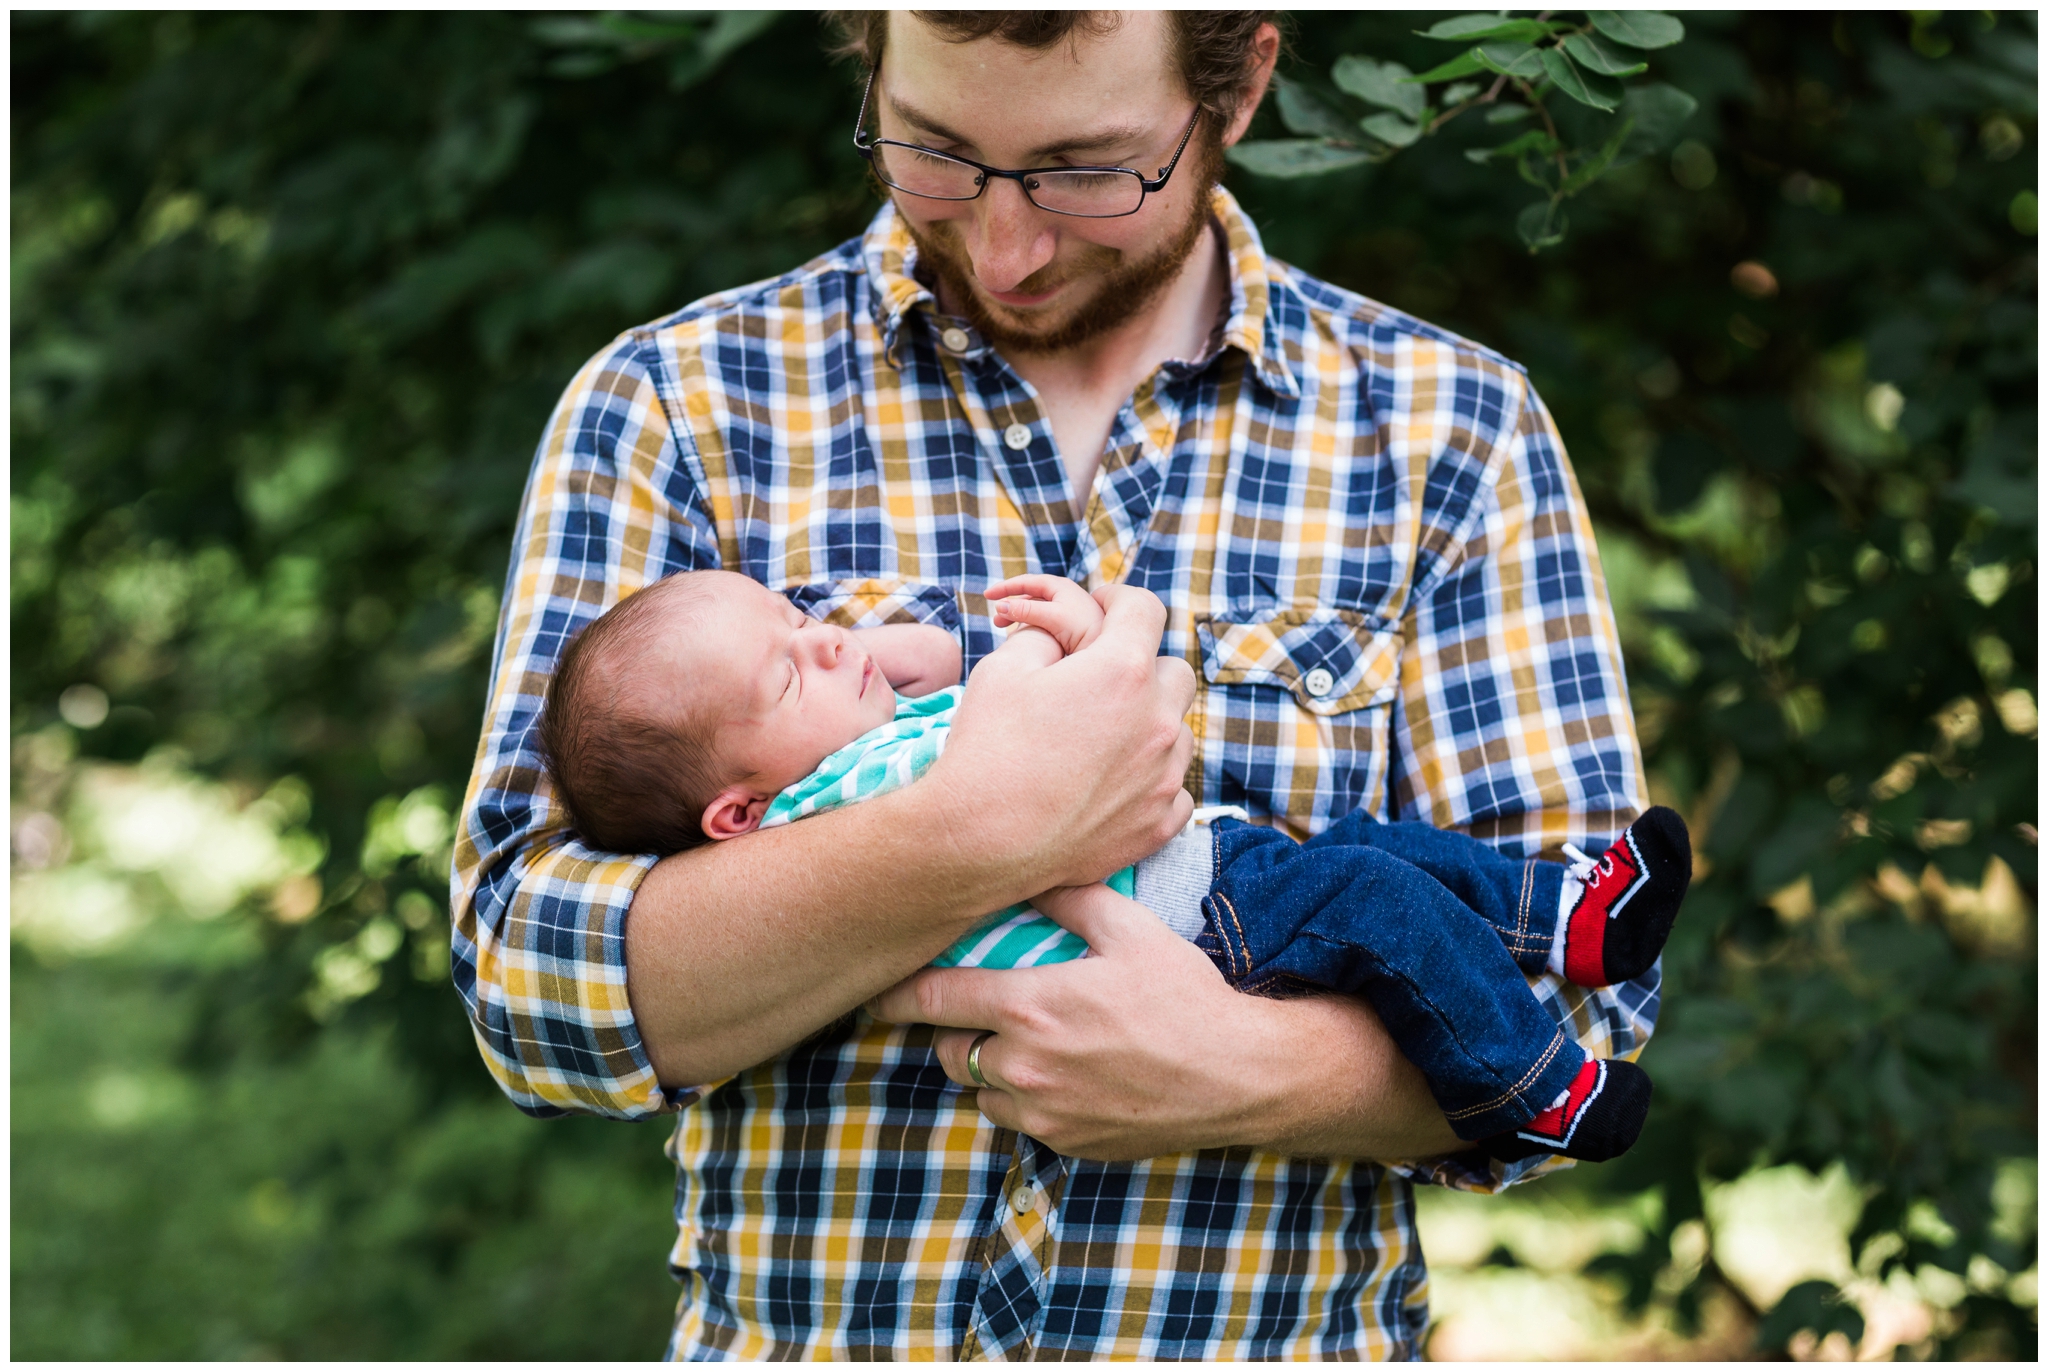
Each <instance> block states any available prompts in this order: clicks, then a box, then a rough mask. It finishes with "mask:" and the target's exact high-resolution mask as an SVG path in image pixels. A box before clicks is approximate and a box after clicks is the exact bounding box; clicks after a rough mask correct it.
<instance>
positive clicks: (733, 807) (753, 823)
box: [704, 786, 769, 839]
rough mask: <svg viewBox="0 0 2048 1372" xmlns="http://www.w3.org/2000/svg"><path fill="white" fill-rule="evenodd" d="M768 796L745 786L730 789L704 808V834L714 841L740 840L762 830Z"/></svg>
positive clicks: (719, 794)
mask: <svg viewBox="0 0 2048 1372" xmlns="http://www.w3.org/2000/svg"><path fill="white" fill-rule="evenodd" d="M768 800H769V798H768V797H767V796H764V795H762V794H761V793H760V792H758V791H750V790H748V789H747V788H746V787H744V786H728V787H726V788H725V789H724V790H723V791H720V792H719V793H718V796H717V798H716V799H714V800H713V801H712V802H711V803H710V804H709V805H707V806H705V807H704V832H705V834H706V835H708V836H709V837H711V838H714V839H728V838H738V837H739V836H740V835H741V834H751V833H753V832H754V830H756V829H758V828H760V827H761V816H763V815H765V814H767V813H768Z"/></svg>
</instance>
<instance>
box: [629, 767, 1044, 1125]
mask: <svg viewBox="0 0 2048 1372" xmlns="http://www.w3.org/2000/svg"><path fill="white" fill-rule="evenodd" d="M937 799H938V797H936V796H933V795H931V794H929V793H928V792H926V790H925V788H924V787H922V786H919V787H912V788H909V789H907V790H904V791H899V792H896V793H894V794H892V795H887V796H883V797H880V798H878V799H876V800H873V801H870V802H868V803H866V804H863V805H857V806H852V807H850V808H847V809H844V810H838V811H833V812H831V813H827V814H821V815H816V816H813V817H811V818H809V819H806V820H805V821H804V822H803V823H801V824H794V825H788V826H785V827H782V828H777V829H769V830H765V831H763V832H759V833H755V834H750V835H748V836H746V837H745V838H742V839H738V840H735V841H733V842H729V843H718V844H712V845H708V846H706V847H702V848H697V849H693V850H690V851H688V852H684V853H678V854H675V855H674V856H672V857H669V858H665V859H664V860H662V862H660V863H659V864H657V865H656V866H655V868H654V870H653V871H652V872H650V873H648V875H647V878H646V880H645V881H644V882H642V884H641V886H640V889H639V892H638V893H637V894H636V895H635V897H634V900H633V906H632V909H631V911H630V912H629V914H628V915H627V918H626V975H627V986H628V988H629V993H630V996H631V1000H632V1007H633V1017H634V1019H635V1021H636V1022H637V1023H638V1025H639V1029H640V1035H641V1038H642V1040H643V1041H644V1042H645V1044H646V1045H647V1050H648V1055H649V1057H650V1058H651V1059H652V1060H653V1063H654V1069H655V1075H656V1076H658V1077H659V1078H660V1079H661V1081H662V1082H663V1084H665V1085H669V1086H689V1085H699V1084H702V1083H705V1082H709V1081H715V1080H717V1079H719V1078H721V1077H725V1076H729V1075H731V1074H732V1073H734V1072H736V1071H739V1070H741V1069H743V1068H746V1067H750V1066H752V1065H753V1064H755V1063H757V1062H761V1061H764V1060H766V1059H768V1058H770V1057H773V1056H774V1055H775V1054H777V1053H779V1052H781V1051H783V1050H784V1049H786V1048H788V1047H789V1046H790V1045H792V1044H794V1043H797V1042H800V1041H801V1040H802V1039H803V1038H804V1037H805V1036H806V1035H808V1034H811V1033H813V1032H815V1031H816V1030H818V1029H819V1028H822V1027H823V1026H825V1025H827V1024H830V1023H831V1022H832V1021H833V1020H835V1019H837V1018H838V1017H839V1016H841V1015H843V1014H845V1013H846V1012H847V1011H848V1010H851V1009H853V1008H854V1007H855V1006H857V1005H859V1004H860V1003H861V1002H862V1001H863V1000H866V999H867V998H868V997H870V996H872V995H874V994H875V993H876V992H877V991H880V990H881V989H883V988H884V987H886V986H889V985H891V984H892V983H894V982H896V981H898V980H900V979H901V978H903V977H905V976H908V975H909V974H910V973H911V972H912V971H914V970H915V969H916V968H918V967H920V966H922V965H923V964H924V963H926V962H928V961H930V960H931V958H932V957H933V956H934V955H935V954H937V953H938V952H939V951H940V950H941V949H943V948H944V947H945V946H946V945H947V944H949V943H951V942H952V941H953V940H954V939H955V938H957V937H959V936H960V935H961V934H963V933H965V932H966V931H967V929H968V928H969V927H971V926H972V924H973V923H974V921H975V920H976V919H977V918H978V917H979V916H981V915H983V914H985V913H987V912H988V911H990V910H994V909H999V908H1001V907H1002V906H1004V905H1006V904H1009V903H1010V902H1011V901H1013V900H1017V899H1021V898H1022V897H1024V896H1025V895H1028V894H1029V892H1028V891H1027V890H1025V889H1023V887H1024V886H1026V885H1028V884H1029V879H1028V877H1024V876H1023V874H1022V873H1021V872H1020V871H1018V870H1015V869H1014V867H1013V868H1012V870H1009V871H1005V870H1003V866H1004V865H1003V864H1001V863H992V862H991V861H990V853H989V852H988V851H987V849H986V848H985V847H984V846H983V845H980V844H978V843H975V842H972V841H968V835H967V833H966V832H964V830H963V828H962V826H960V825H959V824H958V823H957V822H956V823H953V824H946V823H940V822H935V821H934V818H933V816H932V815H930V814H929V813H927V811H928V810H929V809H930V808H931V806H932V804H933V802H934V801H935V800H937ZM1020 878H1021V880H1020ZM1012 888H1015V889H1012Z"/></svg>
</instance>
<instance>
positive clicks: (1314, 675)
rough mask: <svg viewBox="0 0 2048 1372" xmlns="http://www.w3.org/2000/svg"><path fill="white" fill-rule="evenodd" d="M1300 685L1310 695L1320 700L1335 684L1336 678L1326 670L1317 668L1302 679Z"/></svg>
mask: <svg viewBox="0 0 2048 1372" xmlns="http://www.w3.org/2000/svg"><path fill="white" fill-rule="evenodd" d="M1301 684H1302V685H1303V686H1306V687H1307V688H1308V693H1309V694H1310V695H1312V696H1314V697H1315V698H1316V699H1317V700H1321V699H1322V698H1323V697H1324V696H1326V695H1328V694H1329V693H1330V689H1331V688H1332V687H1333V686H1335V685H1336V684H1337V678H1335V677H1333V676H1331V675H1330V673H1329V669H1328V668H1325V667H1318V668H1316V669H1315V670H1314V671H1312V672H1310V673H1309V674H1308V675H1307V676H1306V677H1304V678H1302V682H1301Z"/></svg>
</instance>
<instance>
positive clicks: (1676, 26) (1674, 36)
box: [1586, 10, 1685, 48]
mask: <svg viewBox="0 0 2048 1372" xmlns="http://www.w3.org/2000/svg"><path fill="white" fill-rule="evenodd" d="M1586 17H1587V18H1588V19H1590V20H1592V21H1593V27H1594V28H1596V29H1598V30H1600V32H1602V33H1604V34H1606V35H1607V36H1608V37H1609V38H1612V39H1613V40H1614V41H1615V42H1617V43H1626V44H1627V45H1628V46H1630V47H1632V48H1668V47H1670V46H1671V45H1672V44H1673V43H1676V42H1678V41H1679V40H1681V39H1683V38H1684V37H1685V25H1683V24H1681V23H1679V22H1678V21H1677V20H1676V19H1673V18H1672V17H1671V16H1670V15H1668V14H1659V13H1658V12H1657V11H1655V10H1589V11H1587V14H1586Z"/></svg>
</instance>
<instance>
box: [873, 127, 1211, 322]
mask: <svg viewBox="0 0 2048 1372" xmlns="http://www.w3.org/2000/svg"><path fill="white" fill-rule="evenodd" d="M1204 132H1205V133H1206V130H1205V131H1204ZM1189 151H1190V152H1193V153H1195V154H1196V155H1197V157H1198V159H1199V160H1198V161H1197V163H1196V165H1195V166H1193V167H1189V166H1186V165H1183V166H1182V167H1181V174H1182V175H1186V174H1188V173H1189V172H1193V173H1195V177H1196V180H1197V181H1198V182H1199V183H1200V184H1199V190H1198V193H1197V194H1196V195H1195V197H1194V201H1193V203H1192V204H1191V205H1190V206H1189V213H1188V217H1187V222H1185V223H1184V224H1182V225H1181V227H1180V231H1179V232H1178V233H1176V234H1175V235H1174V237H1173V241H1172V242H1170V243H1168V244H1167V245H1166V246H1165V247H1163V248H1161V249H1160V250H1159V251H1158V252H1155V253H1153V254H1152V255H1151V256H1150V257H1146V258H1141V259H1139V260H1138V261H1135V262H1131V261H1126V260H1125V258H1124V254H1123V252H1122V250H1121V249H1118V248H1106V247H1103V246H1102V245H1101V244H1099V243H1090V244H1087V245H1086V246H1085V248H1084V250H1083V251H1082V252H1081V254H1080V255H1079V256H1077V257H1074V258H1070V259H1068V260H1066V261H1064V262H1059V261H1055V262H1049V263H1047V264H1046V265H1045V266H1044V267H1041V268H1040V269H1039V270H1038V271H1036V272H1034V273H1032V274H1031V275H1030V276H1028V277H1026V278H1025V279H1024V280H1023V281H1021V282H1019V283H1018V284H1017V286H1016V290H1017V291H1018V292H1020V293H1024V294H1032V295H1036V294H1039V293H1040V292H1043V291H1047V290H1051V289H1052V288H1053V287H1054V286H1057V285H1060V284H1062V283H1064V282H1068V281H1089V280H1093V281H1094V282H1095V290H1094V293H1093V294H1091V295H1090V296H1088V297H1087V299H1086V300H1084V301H1083V302H1082V304H1081V307H1080V308H1079V309H1077V310H1075V311H1074V313H1072V314H1070V315H1068V316H1067V317H1066V319H1064V320H1062V321H1061V322H1060V323H1058V324H1055V325H1054V326H1052V327H1051V328H1050V329H1028V328H1018V327H1016V326H1014V325H1012V324H1009V323H1006V322H1004V320H1002V319H1001V318H999V317H997V315H996V314H995V312H994V311H993V310H992V309H991V308H990V307H989V305H988V304H987V302H985V301H984V300H983V299H982V298H981V296H980V295H979V294H978V293H977V292H976V289H975V285H974V270H973V267H972V266H971V265H970V264H969V258H968V256H967V252H966V250H965V249H964V248H963V247H962V246H961V242H960V227H959V225H958V224H957V223H956V222H954V221H952V220H940V221H938V222H937V223H934V224H929V225H926V226H925V228H924V229H923V230H919V229H918V228H917V227H916V226H915V225H914V224H911V223H910V221H909V220H908V218H907V217H906V219H905V221H904V222H905V225H906V226H907V227H908V228H909V229H910V236H911V237H912V238H913V239H915V240H916V242H917V251H918V261H919V265H920V266H921V267H924V266H929V267H930V268H931V270H932V272H934V273H935V274H936V275H937V276H938V278H939V280H940V282H942V283H943V284H944V286H945V288H946V292H945V293H946V295H947V297H948V298H949V303H951V304H953V305H955V306H957V307H958V308H959V310H960V313H961V314H963V315H965V316H966V317H967V321H968V322H969V323H970V324H972V325H974V327H975V328H976V329H977V330H979V331H980V333H981V336H982V337H983V338H985V339H987V340H988V341H989V342H990V343H993V344H994V345H995V346H996V347H997V348H999V349H1002V350H1003V351H1006V352H1015V353H1056V352H1061V351H1064V350H1065V349H1068V348H1071V347H1074V346H1075V345H1077V344H1080V343H1085V342H1087V341H1088V340H1090V339H1092V338H1096V337H1098V336H1100V335H1102V334H1105V333H1108V332H1109V331H1110V330H1112V329H1114V328H1116V327H1117V326H1118V325H1120V324H1123V323H1125V322H1127V321H1128V320H1130V319H1131V318H1133V317H1134V316H1136V315H1137V314H1139V313H1140V312H1142V311H1143V310H1144V309H1145V307H1146V306H1148V305H1150V304H1151V303H1152V302H1153V301H1154V300H1155V299H1156V298H1157V297H1158V295H1159V292H1160V291H1162V290H1164V289H1165V288H1166V285H1167V283H1169V282H1170V281H1172V280H1173V279H1174V277H1176V276H1178V275H1179V274H1180V270H1181V268H1182V267H1184V266H1186V265H1187V260H1188V258H1190V257H1191V256H1193V255H1194V251H1195V248H1196V246H1197V245H1199V244H1200V243H1201V241H1202V234H1203V233H1204V232H1206V231H1207V230H1208V228H1209V224H1210V211H1209V199H1210V196H1209V192H1210V190H1211V189H1213V188H1214V186H1215V185H1216V183H1217V181H1218V180H1219V179H1220V178H1221V175H1222V171H1223V157H1222V150H1221V149H1220V148H1218V147H1217V146H1216V145H1215V142H1214V140H1212V139H1210V138H1208V137H1206V136H1205V137H1204V138H1203V139H1202V143H1201V145H1200V146H1199V147H1198V148H1191V149H1189Z"/></svg>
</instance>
